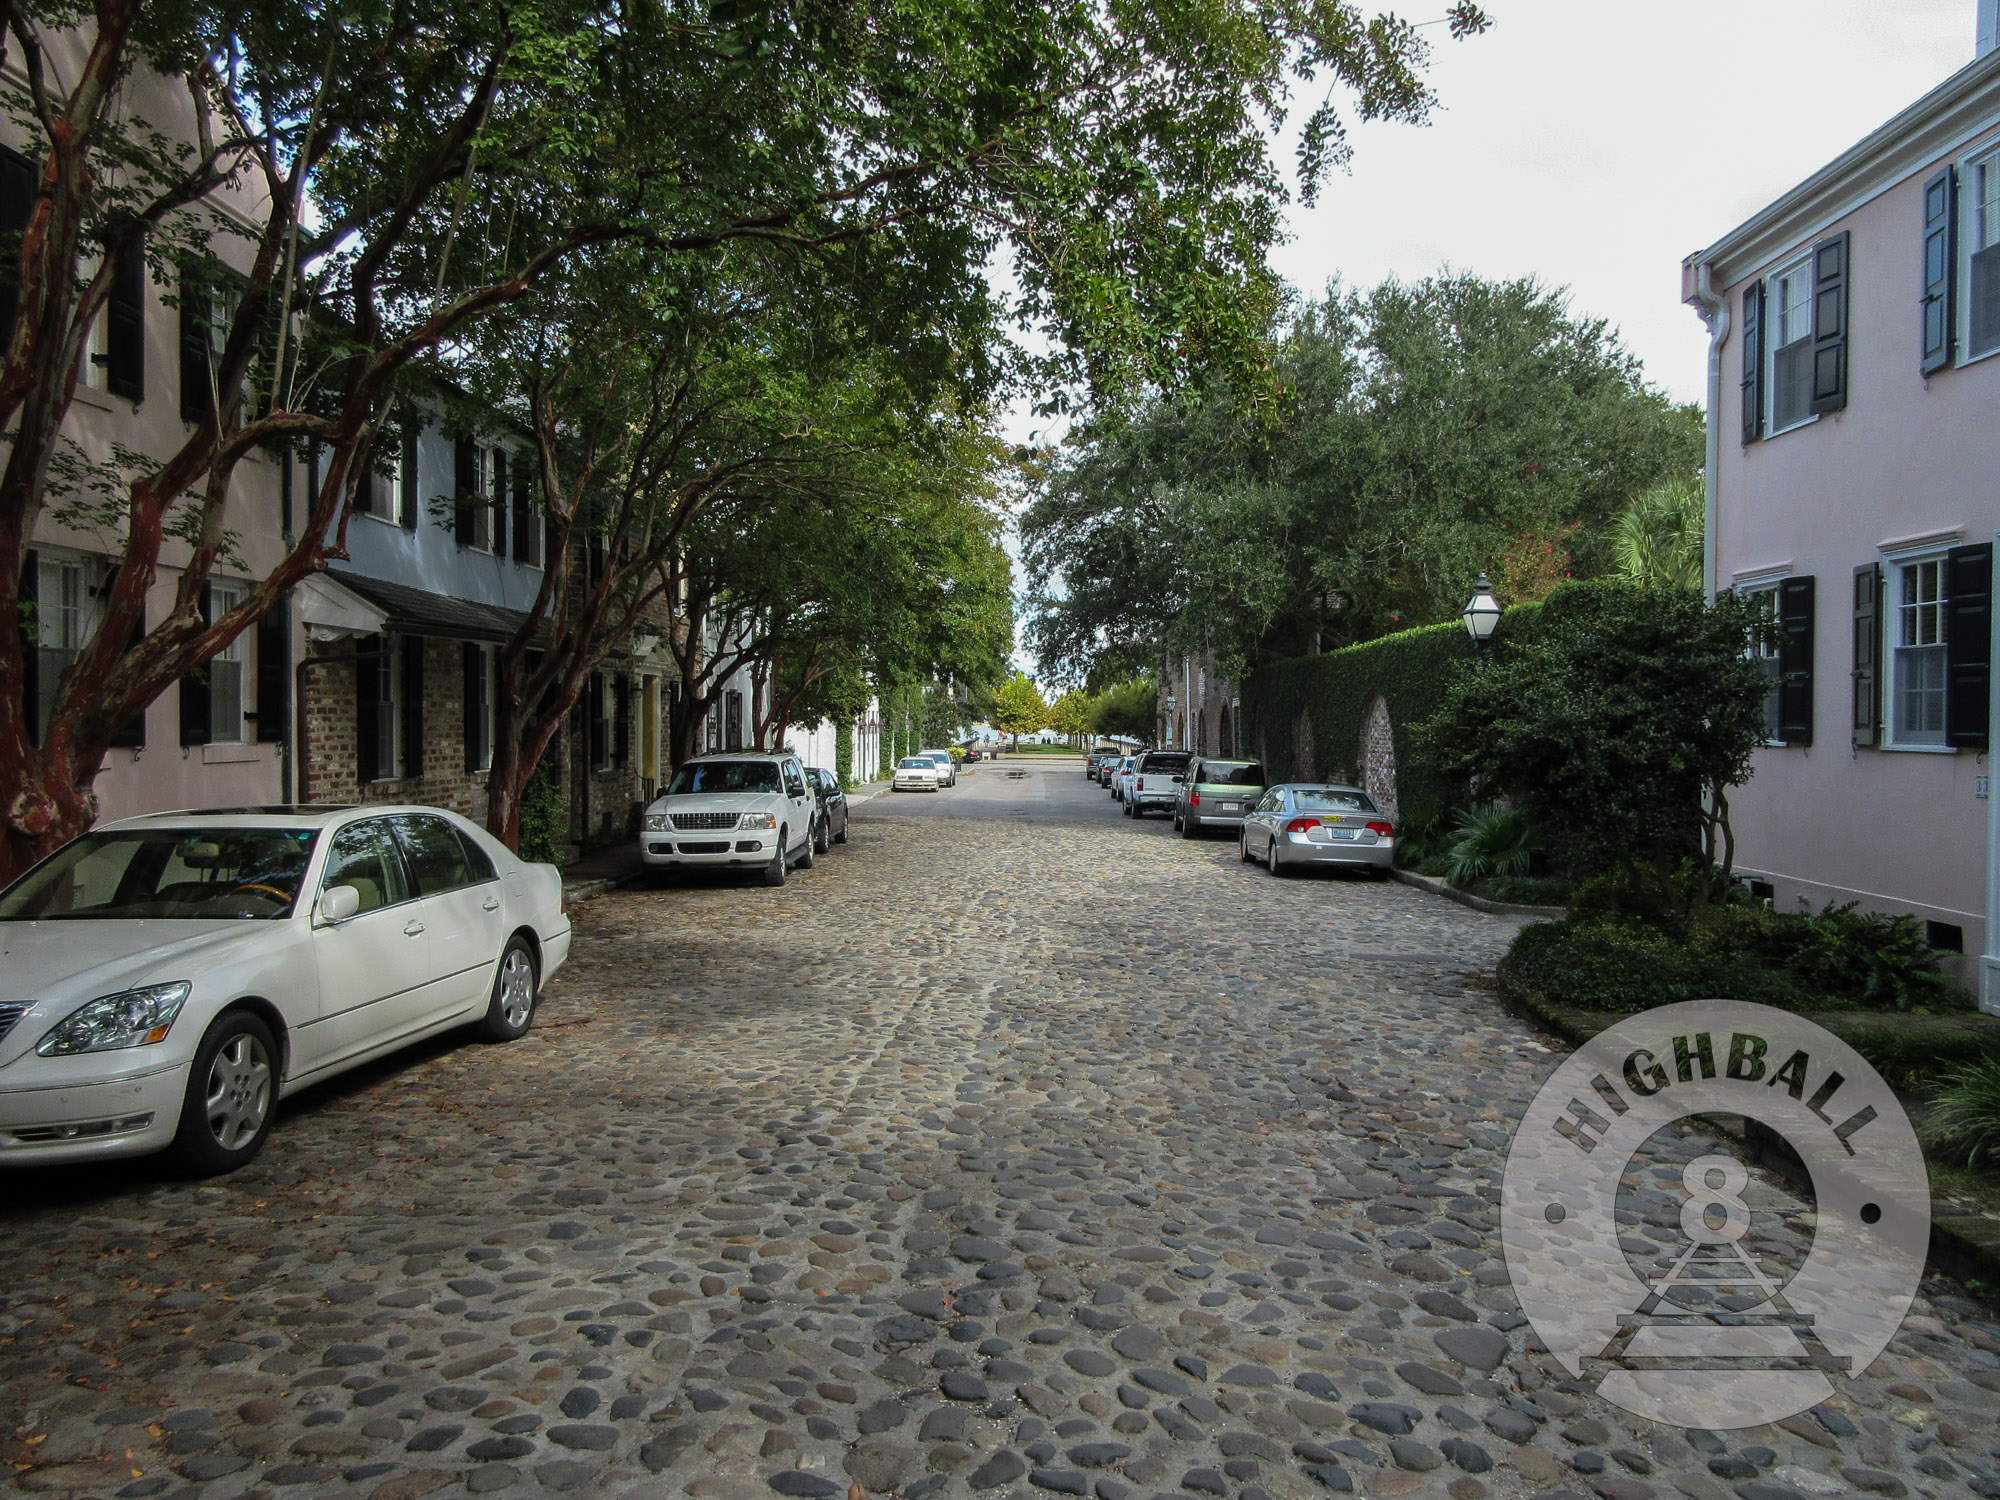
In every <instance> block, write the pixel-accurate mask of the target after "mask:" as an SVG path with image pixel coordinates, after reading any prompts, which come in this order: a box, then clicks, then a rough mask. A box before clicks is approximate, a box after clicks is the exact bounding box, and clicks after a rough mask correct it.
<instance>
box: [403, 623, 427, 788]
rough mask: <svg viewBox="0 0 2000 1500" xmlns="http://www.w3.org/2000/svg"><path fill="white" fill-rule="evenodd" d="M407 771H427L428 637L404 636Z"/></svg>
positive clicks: (404, 717)
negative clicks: (426, 638) (425, 706)
mask: <svg viewBox="0 0 2000 1500" xmlns="http://www.w3.org/2000/svg"><path fill="white" fill-rule="evenodd" d="M403 774H404V775H405V776H421V775H423V774H424V638H423V637H422V636H420V635H406V636H404V637H403Z"/></svg>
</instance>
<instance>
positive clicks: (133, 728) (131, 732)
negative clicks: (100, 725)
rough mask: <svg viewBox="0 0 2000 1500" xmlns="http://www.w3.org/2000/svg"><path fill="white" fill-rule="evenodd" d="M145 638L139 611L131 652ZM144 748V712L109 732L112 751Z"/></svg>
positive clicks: (133, 625)
mask: <svg viewBox="0 0 2000 1500" xmlns="http://www.w3.org/2000/svg"><path fill="white" fill-rule="evenodd" d="M145 638H146V615H145V611H144V610H141V611H140V613H139V618H138V619H136V620H134V621H133V622H132V637H131V642H132V643H131V645H130V646H129V647H128V648H127V649H129V650H132V651H137V650H138V649H139V642H141V641H143V640H144V639H145ZM145 746H146V710H145V709H144V708H143V707H142V708H140V709H139V711H138V712H137V713H135V714H133V715H132V717H131V718H129V719H127V720H126V721H125V722H124V723H123V724H120V725H119V726H118V727H117V728H116V729H114V730H112V731H111V747H112V748H113V749H114V750H143V749H144V748H145Z"/></svg>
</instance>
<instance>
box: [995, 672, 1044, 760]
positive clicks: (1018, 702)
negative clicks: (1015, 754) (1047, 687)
mask: <svg viewBox="0 0 2000 1500" xmlns="http://www.w3.org/2000/svg"><path fill="white" fill-rule="evenodd" d="M991 717H992V721H993V727H994V728H995V729H997V730H999V731H1000V732H1001V733H1002V734H1010V735H1012V736H1013V737H1014V748H1015V749H1016V750H1018V749H1020V748H1021V736H1022V735H1024V734H1033V733H1034V732H1035V731H1036V730H1038V729H1041V728H1043V727H1044V726H1046V725H1047V724H1048V722H1049V706H1048V704H1047V703H1045V702H1043V701H1042V695H1041V692H1040V690H1039V689H1037V688H1036V686H1035V684H1034V683H1033V682H1031V681H1030V680H1029V679H1028V678H1027V677H1025V676H1024V675H1022V674H1021V673H1019V672H1016V673H1015V674H1014V675H1013V676H1012V677H1010V678H1008V679H1007V680H1006V681H1005V682H1003V683H1001V684H1000V687H999V690H998V691H997V692H995V693H994V695H993V713H992V715H991Z"/></svg>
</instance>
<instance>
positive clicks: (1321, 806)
mask: <svg viewBox="0 0 2000 1500" xmlns="http://www.w3.org/2000/svg"><path fill="white" fill-rule="evenodd" d="M1236 852H1237V854H1238V855H1240V856H1241V857H1242V858H1243V859H1244V860H1245V861H1246V862H1248V861H1250V860H1253V859H1255V860H1261V861H1262V862H1263V864H1264V868H1265V869H1267V870H1269V871H1270V872H1271V873H1272V874H1273V875H1282V874H1284V873H1285V872H1286V871H1287V870H1295V869H1299V868H1301V867H1303V866H1306V865H1334V866H1344V867H1346V868H1348V869H1356V870H1366V871H1367V872H1368V873H1369V874H1370V875H1371V876H1373V877H1374V878H1375V879H1377V880H1382V879H1385V878H1387V876H1388V874H1389V871H1390V868H1391V867H1392V866H1393V865H1394V864H1395V861H1396V830H1395V827H1394V826H1393V825H1392V824H1391V823H1390V822H1389V820H1388V819H1387V818H1385V817H1383V816H1382V814H1381V811H1380V810H1379V809H1378V808H1377V807H1376V806H1375V804H1374V802H1373V801H1372V800H1370V798H1369V796H1368V794H1367V793H1366V792H1364V791H1362V790H1361V789H1360V788H1359V787H1351V786H1336V785H1331V784H1328V783H1324V782H1301V781H1293V782H1286V783H1284V784H1283V785H1280V786H1274V787H1268V788H1266V789H1265V791H1264V795H1263V796H1261V797H1260V798H1258V799H1257V805H1256V806H1255V807H1253V808H1252V809H1251V810H1250V815H1249V816H1248V817H1246V818H1245V819H1244V820H1243V831H1242V832H1241V833H1240V834H1239V835H1238V836H1237V845H1236Z"/></svg>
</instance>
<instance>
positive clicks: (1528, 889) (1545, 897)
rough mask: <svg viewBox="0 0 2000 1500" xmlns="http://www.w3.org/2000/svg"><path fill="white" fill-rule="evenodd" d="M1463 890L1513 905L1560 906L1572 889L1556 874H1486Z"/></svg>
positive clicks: (1489, 899) (1566, 899)
mask: <svg viewBox="0 0 2000 1500" xmlns="http://www.w3.org/2000/svg"><path fill="white" fill-rule="evenodd" d="M1464 889H1466V890H1468V891H1470V892H1471V893H1472V894H1473V895H1475V896H1484V897H1485V898H1486V899H1487V900H1488V901H1505V902H1507V903H1508V904H1510V905H1513V906H1561V905H1563V903H1565V902H1566V901H1568V900H1569V898H1570V895H1571V893H1572V892H1573V891H1574V890H1575V887H1574V886H1572V885H1571V884H1570V883H1569V882H1568V881H1567V880H1565V879H1563V878H1562V877H1561V876H1560V875H1490V876H1488V877H1486V878H1485V879H1483V880H1475V881H1473V882H1472V884H1470V885H1468V886H1466V887H1464Z"/></svg>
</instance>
